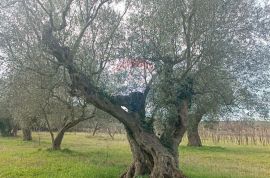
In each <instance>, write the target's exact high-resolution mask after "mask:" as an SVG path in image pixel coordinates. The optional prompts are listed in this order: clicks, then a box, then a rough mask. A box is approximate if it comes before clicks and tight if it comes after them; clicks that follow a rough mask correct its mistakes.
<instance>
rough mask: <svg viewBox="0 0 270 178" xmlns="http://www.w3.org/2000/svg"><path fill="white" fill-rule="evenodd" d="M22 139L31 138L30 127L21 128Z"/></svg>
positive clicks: (27, 139)
mask: <svg viewBox="0 0 270 178" xmlns="http://www.w3.org/2000/svg"><path fill="white" fill-rule="evenodd" d="M22 132H23V141H30V140H32V131H31V129H30V128H23V129H22Z"/></svg>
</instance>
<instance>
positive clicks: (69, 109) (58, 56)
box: [0, 0, 270, 178]
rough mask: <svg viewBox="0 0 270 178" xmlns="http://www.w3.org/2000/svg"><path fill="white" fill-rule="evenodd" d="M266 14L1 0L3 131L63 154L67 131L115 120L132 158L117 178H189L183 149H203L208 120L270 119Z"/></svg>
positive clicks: (243, 3) (218, 4) (204, 0)
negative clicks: (235, 115) (34, 138)
mask: <svg viewBox="0 0 270 178" xmlns="http://www.w3.org/2000/svg"><path fill="white" fill-rule="evenodd" d="M119 4H122V5H123V8H122V9H120V10H119V9H117V8H116V7H118V6H117V5H119ZM269 12H270V11H269V4H267V2H265V3H262V2H261V3H260V4H259V3H258V2H257V1H254V0H166V1H165V0H78V1H75V0H58V1H55V0H12V1H10V0H2V1H1V3H0V40H1V41H0V52H1V53H0V55H1V61H2V63H3V65H2V66H3V67H2V68H3V70H5V72H3V73H4V74H3V77H2V78H3V83H4V84H3V87H4V89H3V90H2V92H1V95H2V97H1V104H2V103H3V104H6V105H7V109H3V112H2V111H1V117H0V118H1V120H0V129H1V123H3V122H5V120H7V119H8V118H11V119H9V120H8V122H10V123H13V122H14V125H16V124H18V125H19V126H20V128H21V129H22V130H23V133H24V135H25V137H24V139H25V140H30V139H31V128H33V127H35V125H38V124H43V125H45V127H47V129H48V130H49V132H50V134H51V138H52V148H53V149H60V145H61V142H62V139H63V137H64V133H65V132H66V131H67V130H68V129H70V128H72V127H73V126H75V125H77V124H79V123H80V122H82V121H85V120H89V119H93V117H96V116H98V115H103V116H104V118H103V119H105V120H106V119H108V120H109V119H111V118H112V117H113V118H115V119H116V120H117V121H119V122H120V123H121V124H123V125H124V128H125V130H126V133H127V138H128V141H129V144H130V148H131V151H132V155H133V161H132V163H131V164H130V166H129V168H128V169H127V170H126V171H125V172H124V173H123V174H122V175H121V177H122V178H135V177H137V176H142V175H146V174H147V175H150V177H151V178H184V177H186V176H185V175H184V173H183V172H182V171H181V165H179V144H180V143H181V141H182V138H183V136H184V134H185V133H186V131H188V134H187V135H188V138H189V145H191V146H192V145H194V146H201V141H200V139H199V135H198V125H199V123H200V121H201V120H202V119H203V118H206V119H210V120H211V119H215V118H217V117H222V115H226V114H227V113H230V112H234V111H236V112H237V111H238V110H248V111H250V112H252V113H253V114H257V113H258V115H259V114H260V117H263V116H264V118H267V117H268V116H267V114H268V112H269V103H268V102H267V98H268V99H269V78H267V77H269V75H270V74H269V67H270V66H269V65H270V64H269V56H268V54H269V45H268V39H269V29H268V28H269V27H270V26H269V25H270V24H269V23H270V21H269V17H270V14H269ZM1 85H2V84H1ZM2 93H3V94H2ZM2 98H3V99H2ZM258 103H260V104H258ZM3 108H4V107H3ZM1 109H2V108H1ZM2 113H5V115H3V114H2ZM247 114H251V113H247ZM2 117H3V118H4V119H3V121H2ZM15 123H16V124H15ZM2 125H8V124H2ZM14 128H15V127H14ZM8 129H9V128H8ZM1 130H3V129H1ZM55 130H58V132H57V135H54V131H55ZM4 131H5V132H7V133H11V131H10V129H9V130H8V131H6V130H4Z"/></svg>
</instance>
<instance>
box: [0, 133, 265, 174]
mask: <svg viewBox="0 0 270 178" xmlns="http://www.w3.org/2000/svg"><path fill="white" fill-rule="evenodd" d="M39 138H40V141H39ZM185 144H186V142H185V141H184V142H183V143H182V145H181V146H180V148H179V149H180V165H181V169H182V170H183V171H184V173H185V174H186V175H187V176H188V177H190V178H270V147H262V146H237V145H229V144H219V145H214V144H212V143H207V146H204V147H201V148H190V147H186V146H184V145H185ZM49 147H50V137H49V135H48V134H47V133H41V134H34V140H33V141H31V142H24V141H21V138H20V137H17V138H3V137H0V177H1V178H2V177H3V178H18V177H24V178H34V177H35V178H36V177H38V178H84V177H85V178H86V177H87V178H114V177H115V178H116V177H119V175H120V174H121V173H122V172H123V171H124V170H125V169H126V168H127V167H128V165H129V163H130V162H131V153H130V150H129V146H128V142H127V141H126V139H125V136H124V135H117V136H116V138H115V140H111V139H110V138H109V136H106V135H102V134H101V135H98V136H95V137H91V136H89V135H87V134H86V133H77V134H74V133H67V134H66V136H65V138H64V141H63V145H62V148H63V149H62V150H61V151H51V150H50V149H48V148H49Z"/></svg>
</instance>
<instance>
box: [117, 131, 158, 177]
mask: <svg viewBox="0 0 270 178" xmlns="http://www.w3.org/2000/svg"><path fill="white" fill-rule="evenodd" d="M127 139H128V141H129V144H130V149H131V152H132V156H133V162H132V163H131V165H130V166H129V168H128V169H127V171H126V172H124V173H123V174H122V175H121V178H135V177H137V176H143V175H149V174H150V173H151V170H152V169H153V160H150V159H151V157H150V156H149V155H147V153H145V152H144V151H143V149H141V147H140V145H139V144H138V143H137V142H136V140H135V139H134V138H133V137H132V134H131V132H130V131H128V130H127Z"/></svg>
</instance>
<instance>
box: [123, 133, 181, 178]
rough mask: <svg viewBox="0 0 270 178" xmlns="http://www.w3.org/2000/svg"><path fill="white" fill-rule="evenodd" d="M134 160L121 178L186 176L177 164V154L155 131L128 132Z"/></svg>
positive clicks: (177, 177) (176, 177) (175, 177)
mask: <svg viewBox="0 0 270 178" xmlns="http://www.w3.org/2000/svg"><path fill="white" fill-rule="evenodd" d="M128 140H129V142H130V146H131V151H132V154H133V162H132V164H131V166H130V167H129V168H128V170H127V171H126V172H125V173H124V174H123V175H122V176H121V178H135V177H137V176H139V175H140V176H142V175H145V174H150V178H157V177H158V178H185V177H186V176H184V174H183V173H182V172H181V171H180V170H179V168H178V164H176V160H175V156H174V155H173V154H172V153H171V152H170V151H168V149H167V148H166V147H164V146H163V145H162V144H161V142H160V140H159V138H158V137H157V136H156V135H155V134H154V133H149V132H147V131H144V130H141V129H139V130H137V131H135V132H134V131H131V132H130V133H129V134H128Z"/></svg>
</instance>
